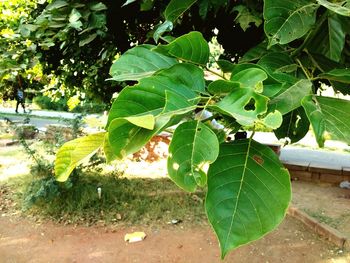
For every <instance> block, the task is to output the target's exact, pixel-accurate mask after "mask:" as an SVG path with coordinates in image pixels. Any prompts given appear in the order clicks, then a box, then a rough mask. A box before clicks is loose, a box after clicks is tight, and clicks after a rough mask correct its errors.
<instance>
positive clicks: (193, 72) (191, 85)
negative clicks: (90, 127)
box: [107, 63, 205, 159]
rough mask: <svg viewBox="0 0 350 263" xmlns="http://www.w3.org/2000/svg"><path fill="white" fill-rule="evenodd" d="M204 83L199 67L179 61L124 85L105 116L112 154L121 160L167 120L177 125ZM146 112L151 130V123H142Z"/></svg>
mask: <svg viewBox="0 0 350 263" xmlns="http://www.w3.org/2000/svg"><path fill="white" fill-rule="evenodd" d="M204 85H205V83H204V74H203V71H202V70H201V69H199V68H198V67H196V66H194V65H190V64H185V63H181V64H176V65H174V66H173V67H171V68H169V69H165V70H162V71H159V72H157V74H155V75H154V76H151V77H148V78H144V79H141V80H140V82H139V83H138V84H137V85H134V86H132V87H126V88H124V89H123V91H122V92H121V93H120V94H119V96H118V97H117V98H116V100H115V101H114V102H113V105H112V108H111V110H110V112H109V116H108V124H107V126H108V132H109V143H110V144H111V146H112V148H113V153H114V154H115V155H116V156H117V157H118V158H119V159H122V158H124V157H125V156H127V155H128V154H131V153H134V152H136V151H138V150H139V149H140V148H141V147H142V146H143V145H144V144H145V143H147V142H148V141H149V140H150V139H151V138H152V137H153V136H154V135H156V134H157V133H158V132H160V131H161V130H162V129H164V128H165V127H166V126H167V125H169V124H170V123H171V124H176V123H177V122H178V121H179V120H180V119H179V118H178V116H182V115H183V114H186V113H187V112H189V111H191V110H193V109H194V108H195V105H196V104H197V103H198V98H197V96H198V91H197V90H204ZM147 115H148V116H149V115H152V116H153V117H154V123H153V118H152V117H151V118H152V120H151V121H152V123H151V124H152V126H153V125H154V127H153V130H150V129H148V128H151V125H150V123H149V122H145V118H146V116H147ZM149 117H150V116H149ZM149 117H147V119H149ZM175 120H177V121H175ZM131 121H132V122H133V123H132V122H131ZM136 121H137V122H136ZM135 124H136V125H135ZM141 124H142V125H141ZM140 126H143V127H140Z"/></svg>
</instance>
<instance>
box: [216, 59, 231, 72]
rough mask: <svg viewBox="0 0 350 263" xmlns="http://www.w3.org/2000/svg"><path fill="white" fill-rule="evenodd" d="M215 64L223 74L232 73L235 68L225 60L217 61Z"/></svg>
mask: <svg viewBox="0 0 350 263" xmlns="http://www.w3.org/2000/svg"><path fill="white" fill-rule="evenodd" d="M216 63H217V64H218V66H219V67H220V69H221V70H222V72H224V73H227V72H232V70H233V69H234V67H235V64H233V63H232V62H230V61H228V60H225V59H219V60H218V61H217V62H216Z"/></svg>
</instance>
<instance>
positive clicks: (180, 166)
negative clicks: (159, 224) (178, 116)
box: [168, 120, 219, 192]
mask: <svg viewBox="0 0 350 263" xmlns="http://www.w3.org/2000/svg"><path fill="white" fill-rule="evenodd" d="M218 154H219V141H218V138H217V137H216V135H215V133H214V132H213V131H212V130H211V129H210V128H209V127H207V126H206V125H205V124H203V123H202V122H200V121H198V120H197V121H190V122H184V123H182V124H181V125H180V126H178V127H177V128H176V130H175V132H174V135H173V138H172V140H171V143H170V146H169V158H168V173H169V176H170V178H171V179H172V180H173V181H174V182H175V183H176V184H177V185H178V186H179V187H181V188H182V189H184V190H186V191H189V192H194V191H195V190H196V188H197V185H199V186H204V185H206V183H207V176H206V171H205V169H206V168H208V165H209V164H210V163H213V162H214V161H215V160H216V158H217V156H218Z"/></svg>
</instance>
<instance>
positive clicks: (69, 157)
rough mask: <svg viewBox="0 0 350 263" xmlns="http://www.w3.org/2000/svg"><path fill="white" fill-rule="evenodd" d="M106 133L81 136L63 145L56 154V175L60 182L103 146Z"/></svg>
mask: <svg viewBox="0 0 350 263" xmlns="http://www.w3.org/2000/svg"><path fill="white" fill-rule="evenodd" d="M104 138H105V133H104V132H102V133H96V134H91V135H87V136H85V137H81V138H78V139H75V140H72V141H69V142H66V143H65V144H63V145H62V146H61V148H60V149H59V150H58V152H57V154H56V160H55V176H56V180H57V181H59V182H64V181H66V180H67V179H68V177H69V175H70V174H71V173H72V171H73V170H74V168H75V167H77V166H78V165H79V164H81V163H83V162H84V161H86V160H88V159H89V158H90V157H91V156H92V155H94V154H95V153H96V151H97V150H98V149H99V148H100V147H101V146H102V144H103V141H104Z"/></svg>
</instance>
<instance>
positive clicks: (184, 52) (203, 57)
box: [154, 31, 209, 65]
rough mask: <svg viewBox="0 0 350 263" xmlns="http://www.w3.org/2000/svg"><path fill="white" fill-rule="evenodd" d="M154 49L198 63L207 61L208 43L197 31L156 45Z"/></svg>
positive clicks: (203, 63)
mask: <svg viewBox="0 0 350 263" xmlns="http://www.w3.org/2000/svg"><path fill="white" fill-rule="evenodd" d="M154 50H155V51H157V52H160V53H163V54H165V55H170V56H173V57H176V58H177V59H180V60H183V61H186V62H191V63H196V64H200V65H205V64H207V63H208V61H209V45H208V43H207V42H206V41H205V39H204V38H203V35H202V34H201V33H200V32H197V31H193V32H190V33H188V34H186V35H183V36H181V37H178V38H176V39H175V40H174V41H172V42H171V43H169V44H168V45H161V46H158V47H157V48H155V49H154Z"/></svg>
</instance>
